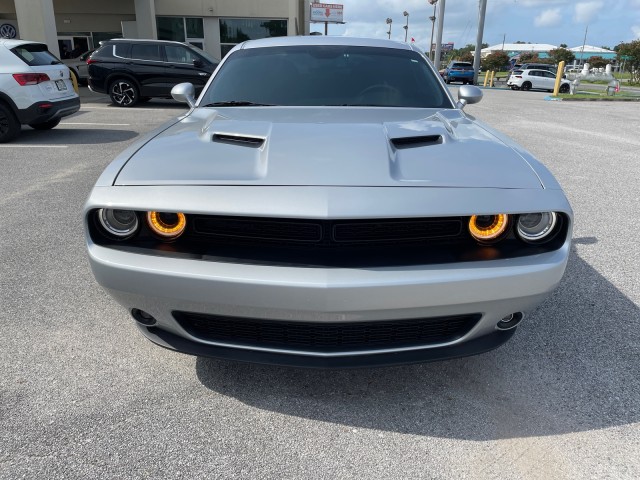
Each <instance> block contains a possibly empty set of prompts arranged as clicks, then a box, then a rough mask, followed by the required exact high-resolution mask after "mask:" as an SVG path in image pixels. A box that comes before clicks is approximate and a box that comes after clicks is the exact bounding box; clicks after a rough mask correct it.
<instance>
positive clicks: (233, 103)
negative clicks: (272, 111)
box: [205, 100, 277, 107]
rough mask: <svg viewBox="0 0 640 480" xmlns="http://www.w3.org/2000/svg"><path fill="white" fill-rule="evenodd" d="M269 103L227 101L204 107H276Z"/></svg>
mask: <svg viewBox="0 0 640 480" xmlns="http://www.w3.org/2000/svg"><path fill="white" fill-rule="evenodd" d="M276 106H277V105H271V104H269V103H254V102H248V101H246V100H229V101H227V102H213V103H209V104H207V105H205V107H276Z"/></svg>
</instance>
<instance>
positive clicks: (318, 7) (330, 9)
mask: <svg viewBox="0 0 640 480" xmlns="http://www.w3.org/2000/svg"><path fill="white" fill-rule="evenodd" d="M342 10H343V6H342V5H338V4H335V3H312V4H311V21H312V22H329V23H344V22H343V20H342V18H343V17H342Z"/></svg>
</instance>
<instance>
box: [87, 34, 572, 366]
mask: <svg viewBox="0 0 640 480" xmlns="http://www.w3.org/2000/svg"><path fill="white" fill-rule="evenodd" d="M193 92H194V89H193V86H192V85H190V84H180V85H176V86H175V87H174V89H173V92H172V95H173V97H174V98H175V99H176V100H178V101H182V102H185V103H187V104H188V105H189V107H190V109H189V111H188V112H187V113H186V114H184V115H183V116H181V117H179V118H177V119H175V120H172V121H170V122H169V123H167V124H165V125H163V126H161V127H160V128H158V129H156V130H155V131H153V132H151V133H150V134H149V135H147V136H146V137H145V138H142V139H141V140H140V141H138V142H137V143H135V144H133V145H132V146H131V147H129V148H128V149H127V150H125V151H124V152H123V153H122V154H121V155H120V156H118V157H117V158H116V159H115V161H113V162H112V163H111V164H110V165H109V166H108V167H107V168H106V170H105V171H104V173H103V174H102V175H101V176H100V178H99V179H98V181H97V183H96V185H95V187H94V188H93V190H92V192H91V194H90V196H89V198H88V200H87V203H86V206H85V209H84V222H85V227H86V239H87V247H88V252H89V260H90V264H91V268H92V270H93V273H94V275H95V278H96V280H97V281H98V283H99V284H100V285H102V286H103V287H104V288H105V289H106V290H107V291H108V292H109V293H110V294H111V295H112V296H113V297H114V298H115V299H116V300H117V301H118V302H119V303H120V304H121V305H122V306H124V307H125V308H126V309H127V310H128V311H129V312H130V314H131V316H132V317H133V319H134V320H135V324H136V325H137V327H138V328H139V330H140V331H141V332H142V333H143V334H144V335H145V336H146V337H147V338H148V339H149V340H151V341H152V342H155V343H156V344H158V345H160V346H163V347H166V348H169V349H173V350H177V351H180V352H185V353H189V354H193V355H205V356H213V357H220V358H228V359H235V360H243V361H250V362H260V363H273V364H281V365H293V366H308V367H330V368H333V367H353V366H376V365H386V364H396V363H412V362H422V361H429V360H437V359H446V358H453V357H461V356H465V355H472V354H477V353H481V352H485V351H488V350H490V349H493V348H495V347H498V346H499V345H501V344H502V343H504V342H505V341H507V340H508V339H509V338H510V337H511V336H512V335H513V334H514V332H515V328H516V326H517V325H518V324H519V323H520V322H521V320H522V319H523V312H524V311H527V310H531V309H532V308H534V307H536V305H538V304H539V303H540V302H541V301H543V300H544V299H545V297H546V296H547V295H548V294H549V292H550V291H551V290H553V288H554V287H555V286H556V285H557V284H558V282H559V281H560V279H561V278H562V275H563V273H564V270H565V266H566V263H567V259H568V255H569V248H570V242H571V230H572V218H573V215H572V211H571V207H570V206H569V203H568V202H567V199H566V198H565V195H564V193H563V192H562V189H561V187H560V185H559V184H558V182H557V181H556V180H555V179H554V177H553V176H552V175H551V173H550V172H549V171H548V170H547V169H546V168H545V167H544V166H543V165H542V164H541V163H540V162H539V161H538V160H536V159H535V158H534V157H533V156H532V155H531V154H530V153H529V152H527V151H526V150H524V149H523V148H522V147H520V146H519V145H517V144H516V143H514V142H513V141H512V140H510V139H509V138H507V137H505V136H504V135H502V134H500V133H498V132H496V131H495V130H492V129H491V128H489V127H488V126H486V125H484V124H482V123H481V122H479V121H478V120H477V119H475V118H474V117H472V116H470V115H468V114H466V113H465V112H464V110H463V109H464V107H465V105H466V104H471V103H476V102H478V101H480V99H481V98H482V91H481V90H480V89H478V88H477V87H474V86H470V85H469V86H462V87H461V88H460V89H459V91H458V100H457V101H456V100H455V99H454V98H453V97H452V96H451V94H450V93H449V91H448V90H447V88H446V86H445V85H444V83H443V81H442V79H441V78H440V76H439V75H438V72H437V71H436V70H435V69H434V68H433V65H432V64H431V63H430V62H429V60H428V59H427V58H426V57H425V55H424V54H423V53H422V52H420V51H419V50H418V49H417V48H416V47H414V46H413V45H411V44H406V43H397V42H393V41H387V40H373V39H366V40H364V39H355V38H330V37H320V38H318V37H316V36H309V37H284V38H271V39H264V40H257V41H247V42H245V43H242V44H240V45H237V46H236V47H235V48H234V49H233V50H232V51H231V52H230V53H229V54H228V55H227V56H226V58H225V59H224V60H223V61H222V62H221V63H220V65H219V67H218V68H217V70H216V71H215V72H214V74H213V76H212V77H211V79H210V80H209V82H208V84H207V86H206V87H205V89H204V90H203V92H202V94H201V95H200V97H199V98H198V99H195V98H194V93H193Z"/></svg>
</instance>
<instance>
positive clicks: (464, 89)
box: [458, 85, 482, 109]
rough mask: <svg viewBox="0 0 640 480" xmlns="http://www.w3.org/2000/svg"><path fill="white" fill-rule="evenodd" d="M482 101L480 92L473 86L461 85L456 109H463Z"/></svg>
mask: <svg viewBox="0 0 640 480" xmlns="http://www.w3.org/2000/svg"><path fill="white" fill-rule="evenodd" d="M480 100H482V90H480V89H479V88H478V87H476V86H475V85H462V86H461V87H460V88H459V89H458V108H461V109H462V108H464V107H465V106H466V105H470V104H473V103H478V102H479V101H480Z"/></svg>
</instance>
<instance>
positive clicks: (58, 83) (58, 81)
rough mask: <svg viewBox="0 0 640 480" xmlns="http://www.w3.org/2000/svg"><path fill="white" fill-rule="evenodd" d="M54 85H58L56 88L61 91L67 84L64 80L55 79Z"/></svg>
mask: <svg viewBox="0 0 640 480" xmlns="http://www.w3.org/2000/svg"><path fill="white" fill-rule="evenodd" d="M56 87H58V90H60V91H63V90H66V89H67V84H66V83H64V80H56Z"/></svg>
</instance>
